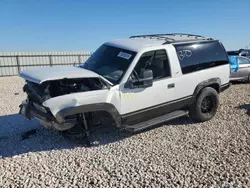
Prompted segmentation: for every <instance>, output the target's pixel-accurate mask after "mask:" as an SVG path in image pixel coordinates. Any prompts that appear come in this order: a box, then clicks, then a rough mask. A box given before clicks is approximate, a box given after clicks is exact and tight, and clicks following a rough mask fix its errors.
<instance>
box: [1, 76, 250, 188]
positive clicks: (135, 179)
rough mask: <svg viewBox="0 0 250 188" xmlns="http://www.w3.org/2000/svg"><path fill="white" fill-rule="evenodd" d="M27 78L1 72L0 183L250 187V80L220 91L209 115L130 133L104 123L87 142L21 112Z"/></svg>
mask: <svg viewBox="0 0 250 188" xmlns="http://www.w3.org/2000/svg"><path fill="white" fill-rule="evenodd" d="M23 83H24V82H23V81H22V80H21V79H19V78H17V77H6V78H0V156H1V157H0V172H1V173H0V187H45V186H46V187H250V118H249V116H248V115H247V113H246V112H247V108H250V98H249V95H250V85H249V84H248V85H247V84H238V85H233V86H232V87H231V88H230V89H228V90H227V91H225V92H224V93H222V94H221V95H220V100H221V106H220V109H219V112H218V114H217V115H216V117H215V118H214V119H213V120H211V121H209V122H205V123H200V124H195V123H192V121H190V120H189V119H188V118H182V119H179V120H174V121H171V122H169V123H168V124H166V125H165V126H161V127H158V128H155V129H152V130H149V131H146V132H143V133H141V134H137V135H132V136H129V135H127V134H125V133H119V132H117V131H116V130H115V129H112V130H111V128H103V129H102V130H99V131H98V132H96V133H95V134H94V137H95V138H97V139H99V145H98V146H96V147H91V148H85V147H83V146H81V145H77V144H76V143H72V142H69V141H67V140H65V139H64V138H62V137H61V136H59V134H57V133H56V132H54V131H52V130H47V129H45V128H43V127H41V126H40V125H39V124H38V122H37V121H36V120H32V121H28V120H25V119H24V118H23V117H22V116H20V115H18V110H19V108H18V105H19V104H20V103H21V101H22V100H23V99H24V98H25V95H24V94H23V93H22V86H23ZM15 93H19V94H18V95H15ZM34 128H35V129H36V131H37V132H36V134H35V135H32V136H30V138H28V139H25V140H21V134H22V133H23V132H25V131H27V130H30V129H34Z"/></svg>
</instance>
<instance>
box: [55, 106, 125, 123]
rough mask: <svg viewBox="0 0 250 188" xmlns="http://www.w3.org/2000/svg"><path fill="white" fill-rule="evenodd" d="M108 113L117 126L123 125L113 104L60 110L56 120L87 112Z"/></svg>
mask: <svg viewBox="0 0 250 188" xmlns="http://www.w3.org/2000/svg"><path fill="white" fill-rule="evenodd" d="M95 111H106V112H108V113H109V114H110V115H111V117H112V118H113V120H114V121H115V123H116V125H117V126H120V125H121V124H122V118H121V115H120V113H119V112H118V110H117V109H116V107H115V106H114V105H113V104H110V103H94V104H87V105H81V106H72V107H68V108H64V109H62V110H60V111H59V112H58V113H57V114H56V116H55V117H56V119H59V120H63V119H64V117H66V116H69V115H74V114H79V113H85V112H95Z"/></svg>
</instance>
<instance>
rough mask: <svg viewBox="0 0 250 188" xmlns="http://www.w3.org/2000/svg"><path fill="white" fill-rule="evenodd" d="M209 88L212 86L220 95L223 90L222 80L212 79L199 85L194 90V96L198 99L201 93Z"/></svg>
mask: <svg viewBox="0 0 250 188" xmlns="http://www.w3.org/2000/svg"><path fill="white" fill-rule="evenodd" d="M207 86H212V87H213V88H214V89H216V91H217V92H218V93H219V92H220V90H221V79H220V78H210V79H208V80H205V81H203V82H201V83H199V84H198V85H197V86H196V88H195V90H194V93H193V96H194V97H196V96H197V95H198V94H199V93H200V91H201V90H202V89H203V88H205V87H207Z"/></svg>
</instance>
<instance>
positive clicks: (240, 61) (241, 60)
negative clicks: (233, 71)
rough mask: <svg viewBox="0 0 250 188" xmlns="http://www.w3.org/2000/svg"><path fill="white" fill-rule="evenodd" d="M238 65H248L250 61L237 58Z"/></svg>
mask: <svg viewBox="0 0 250 188" xmlns="http://www.w3.org/2000/svg"><path fill="white" fill-rule="evenodd" d="M238 61H239V64H250V60H249V59H247V58H242V57H238Z"/></svg>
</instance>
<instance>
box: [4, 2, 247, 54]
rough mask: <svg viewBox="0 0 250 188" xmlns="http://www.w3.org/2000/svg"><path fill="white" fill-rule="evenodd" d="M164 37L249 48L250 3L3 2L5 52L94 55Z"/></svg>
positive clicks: (233, 48)
mask: <svg viewBox="0 0 250 188" xmlns="http://www.w3.org/2000/svg"><path fill="white" fill-rule="evenodd" d="M159 33H191V34H198V35H203V36H207V37H212V38H216V39H219V40H220V41H221V42H222V43H223V44H224V46H225V48H226V49H227V50H238V49H239V48H244V47H245V46H246V45H248V44H250V0H240V1H236V0H207V1H205V0H189V1H188V0H126V1H121V0H120V1H119V0H106V1H105V0H41V1H38V0H0V52H37V51H44V52H47V51H91V52H93V51H94V50H96V48H98V47H99V46H100V45H101V44H102V43H104V42H106V41H110V40H114V39H120V38H128V37H130V36H131V35H140V34H159ZM249 47H250V46H249Z"/></svg>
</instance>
